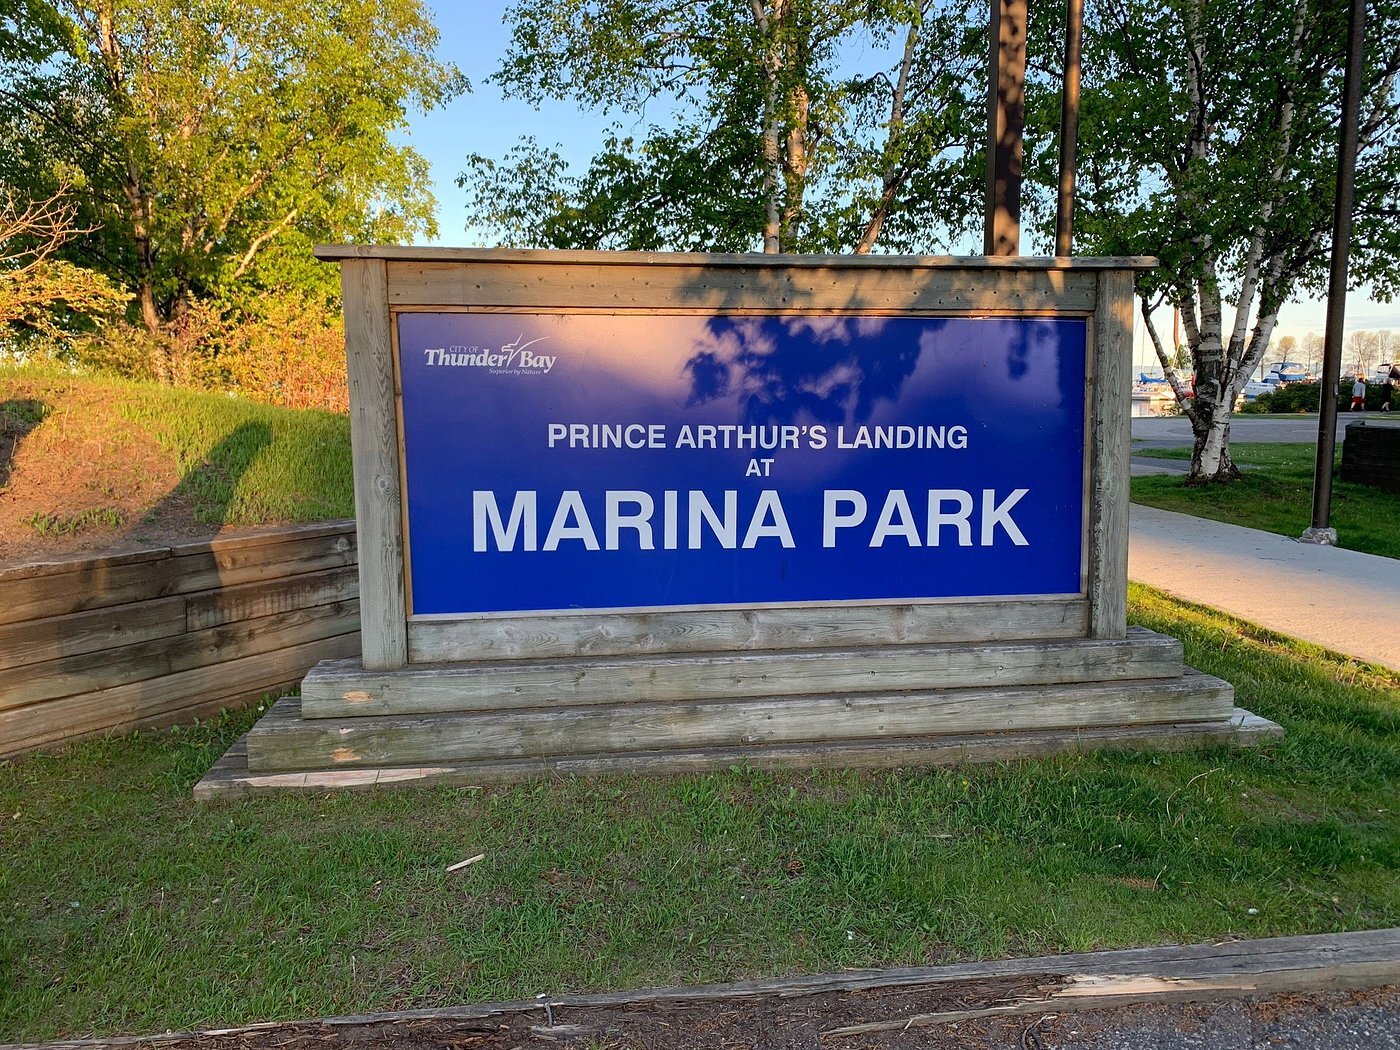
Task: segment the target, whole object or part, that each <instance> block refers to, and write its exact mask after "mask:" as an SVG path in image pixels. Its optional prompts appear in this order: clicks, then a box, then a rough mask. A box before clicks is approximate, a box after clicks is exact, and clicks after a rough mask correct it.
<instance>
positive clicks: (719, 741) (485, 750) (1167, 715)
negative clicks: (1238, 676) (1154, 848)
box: [248, 673, 1233, 772]
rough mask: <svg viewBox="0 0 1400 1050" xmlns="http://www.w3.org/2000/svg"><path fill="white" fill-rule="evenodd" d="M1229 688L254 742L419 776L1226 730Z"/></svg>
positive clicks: (495, 723)
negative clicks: (1015, 734) (1147, 728)
mask: <svg viewBox="0 0 1400 1050" xmlns="http://www.w3.org/2000/svg"><path fill="white" fill-rule="evenodd" d="M1232 697H1233V690H1232V689H1231V687H1230V685H1229V684H1228V683H1227V682H1222V681H1221V680H1220V679H1218V678H1211V677H1209V676H1208V675H1201V674H1197V673H1191V674H1187V675H1185V676H1183V677H1182V678H1179V679H1162V680H1149V681H1133V682H1124V683H1109V684H1097V683H1096V684H1090V685H1054V686H1036V687H1030V688H995V687H991V688H983V689H957V690H948V691H945V692H936V691H935V692H909V693H899V694H873V695H872V694H862V695H857V696H841V695H831V696H802V697H783V698H782V699H779V700H757V701H734V700H730V701H708V702H699V703H677V704H632V705H607V706H598V707H583V708H564V709H562V710H523V711H510V712H501V711H496V712H492V713H490V714H451V715H420V716H414V717H409V716H400V717H372V718H323V719H301V720H300V721H299V722H298V723H296V724H292V725H288V724H277V723H270V722H268V721H267V720H264V722H262V723H260V724H259V725H258V726H256V727H254V729H253V732H252V734H251V735H250V736H249V738H248V746H249V768H250V769H253V770H255V771H264V772H266V771H273V770H286V769H311V768H317V767H326V766H335V767H346V768H351V767H355V766H392V765H405V766H418V765H433V764H446V763H453V762H465V761H472V760H476V759H491V758H528V757H539V756H557V755H569V754H591V753H606V752H618V751H648V750H661V749H668V748H671V749H674V748H697V747H737V746H741V745H754V744H760V745H768V744H785V743H799V742H817V741H833V740H840V741H846V740H861V739H897V738H900V737H915V736H928V735H942V734H956V733H980V732H991V731H996V730H1004V729H1007V728H1009V727H1015V728H1017V729H1027V730H1031V729H1071V730H1072V729H1079V728H1088V727H1094V726H1109V725H1148V724H1153V723H1171V722H1209V721H1221V720H1224V719H1225V718H1227V717H1228V715H1229V713H1230V710H1231V706H1232V704H1231V701H1232Z"/></svg>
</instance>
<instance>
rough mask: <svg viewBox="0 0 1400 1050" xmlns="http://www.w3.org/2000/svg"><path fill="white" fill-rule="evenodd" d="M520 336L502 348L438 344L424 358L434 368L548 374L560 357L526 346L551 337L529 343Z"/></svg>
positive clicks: (427, 349) (424, 354) (428, 350)
mask: <svg viewBox="0 0 1400 1050" xmlns="http://www.w3.org/2000/svg"><path fill="white" fill-rule="evenodd" d="M523 338H524V336H518V337H516V339H515V341H514V342H512V343H506V344H505V345H504V346H502V347H501V348H500V349H499V350H492V349H489V348H487V347H482V346H435V347H428V348H426V349H424V351H423V360H424V362H425V363H426V364H429V365H431V366H433V367H434V368H441V367H449V368H489V369H491V370H492V371H496V372H504V371H510V372H519V373H522V374H533V375H548V374H549V370H550V369H552V368H553V367H554V362H556V361H558V360H559V358H558V357H549V356H546V355H545V354H537V353H534V352H533V351H531V350H527V349H526V347H529V346H534V345H535V344H536V343H542V342H544V340H545V339H547V338H549V337H548V336H541V337H540V338H538V339H531V340H530V341H529V342H528V343H522V342H521V341H520V340H521V339H523Z"/></svg>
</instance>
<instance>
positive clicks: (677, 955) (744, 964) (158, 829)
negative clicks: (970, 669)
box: [0, 587, 1400, 1038]
mask: <svg viewBox="0 0 1400 1050" xmlns="http://www.w3.org/2000/svg"><path fill="white" fill-rule="evenodd" d="M1132 610H1133V616H1134V619H1135V620H1136V622H1139V623H1143V624H1146V625H1147V626H1149V627H1153V628H1155V629H1158V630H1164V631H1168V632H1171V633H1174V634H1177V635H1179V636H1180V637H1182V638H1183V639H1184V641H1185V643H1186V654H1187V658H1188V660H1189V662H1190V663H1192V664H1193V665H1195V666H1197V667H1200V668H1202V669H1204V670H1207V671H1210V672H1213V673H1216V674H1219V675H1222V676H1224V677H1226V678H1228V679H1230V680H1231V681H1233V682H1234V683H1235V684H1236V686H1237V688H1238V690H1239V699H1240V703H1241V705H1242V706H1246V707H1249V708H1251V709H1252V710H1254V711H1256V712H1258V713H1260V714H1262V715H1265V716H1267V717H1269V718H1273V719H1275V720H1277V721H1279V722H1281V723H1283V725H1284V726H1285V727H1286V729H1287V731H1288V736H1287V739H1286V741H1285V742H1284V743H1283V744H1282V745H1281V746H1279V747H1277V748H1275V749H1271V750H1267V751H1259V752H1247V753H1238V754H1232V753H1230V752H1227V751H1219V750H1217V751H1213V752H1207V753H1200V754H1190V755H1148V754H1142V755H1131V754H1126V755H1111V756H1096V757H1078V758H1063V759H1058V760H1049V761H1042V762H1034V763H1024V764H1017V765H1011V766H1005V767H992V768H987V767H984V768H977V769H968V770H956V771H938V770H928V771H919V770H914V771H903V772H892V773H876V774H855V773H840V772H834V773H821V774H811V775H798V774H785V775H770V774H759V773H754V772H750V771H744V770H737V769H736V770H732V771H730V772H727V773H723V774H718V775H711V776H698V777H687V778H683V779H678V780H670V781H645V780H637V779H627V778H620V779H608V780H602V781H595V782H577V781H562V782H554V783H541V784H537V785H532V786H524V787H514V788H501V789H490V790H482V791H470V790H442V791H437V792H425V793H418V794H411V793H405V794H389V793H386V794H377V795H370V796H363V795H334V796H318V797H307V796H301V797H290V796H289V797H279V798H270V799H261V800H257V801H252V802H247V803H239V804H224V805H206V806H199V805H196V804H194V803H193V802H192V801H191V800H190V788H191V786H192V784H193V783H194V781H195V780H196V779H197V778H198V777H199V776H200V775H201V774H202V773H203V772H204V771H205V769H207V768H208V766H209V765H210V764H211V763H212V762H213V761H214V759H215V758H216V757H217V756H218V754H219V753H220V752H221V751H222V750H223V749H224V748H225V747H226V746H227V745H228V744H229V743H230V742H231V741H232V740H233V739H234V738H235V737H236V736H237V735H238V734H239V733H240V732H241V731H242V730H243V729H244V728H246V726H247V725H248V724H249V722H250V721H251V715H248V714H245V715H240V716H235V717H230V718H227V719H226V720H224V721H222V722H220V723H217V724H214V725H206V726H201V727H197V728H193V729H188V730H182V731H175V732H169V733H164V734H159V735H144V736H141V737H138V738H134V739H124V740H116V741H106V742H96V743H87V744H83V745H80V746H78V747H76V748H74V749H73V750H71V751H69V752H66V753H63V754H61V755H55V756H36V757H32V758H28V759H25V760H23V761H20V762H17V763H15V764H13V765H9V766H0V818H3V819H0V857H3V858H4V860H3V862H0V915H3V921H0V1033H4V1035H5V1036H7V1037H11V1038H14V1037H22V1038H43V1037H51V1036H58V1035H62V1034H69V1033H81V1032H100V1033H112V1032H116V1031H153V1030H162V1029H165V1028H170V1027H174V1028H180V1027H185V1026H190V1025H199V1024H203V1023H213V1022H220V1023H239V1022H247V1021H254V1020H262V1019H274V1018H297V1017H308V1016H315V1015H323V1014H330V1013H344V1012H349V1011H356V1010H370V1009H383V1008H389V1007H395V1006H400V1007H401V1006H428V1005H434V1004H443V1003H457V1002H462V1001H465V1000H482V999H497V998H508V997H515V996H525V995H533V994H535V993H537V992H545V991H553V992H559V991H565V990H571V989H581V988H605V987H614V988H615V987H635V986H640V985H647V984H657V983H674V982H683V981H706V980H722V979H729V978H738V977H742V976H748V975H776V974H783V973H791V972H795V971H831V970H838V969H840V968H842V967H848V966H870V965H886V964H896V963H905V962H915V961H917V962H925V961H949V960H955V959H964V958H972V957H992V956H1001V955H1008V954H1029V953H1036V952H1044V951H1059V950H1082V949H1093V948H1097V947H1113V946H1124V945H1140V944H1150V943H1157V942H1184V941H1198V940H1211V939H1215V938H1222V937H1229V936H1265V935H1272V934H1286V933H1300V932H1308V931H1337V930H1348V929H1361V928H1377V927H1385V926H1393V925H1396V924H1400V814H1397V812H1396V811H1395V810H1396V808H1397V807H1396V798H1397V787H1398V786H1400V677H1397V676H1395V675H1393V674H1388V673H1383V672H1378V671H1376V670H1375V669H1373V668H1367V667H1363V666H1358V665H1357V664H1355V663H1354V662H1351V661H1347V660H1344V659H1341V658H1337V657H1333V656H1331V655H1328V654H1326V653H1323V652H1321V651H1319V650H1317V649H1315V648H1312V647H1309V646H1306V645H1301V644H1299V643H1294V642H1290V641H1287V640H1285V639H1282V638H1279V637H1277V636H1274V635H1272V634H1268V633H1266V632H1262V631H1259V630H1257V629H1253V628H1249V627H1247V626H1246V625H1241V624H1239V623H1238V622H1236V621H1233V620H1230V619H1228V618H1226V617H1223V616H1221V615H1219V614H1217V613H1213V612H1209V611H1205V610H1200V609H1195V608H1192V607H1188V606H1184V605H1182V604H1180V603H1178V602H1176V601H1174V600H1172V599H1169V598H1167V597H1165V596H1163V595H1161V594H1159V593H1156V592H1152V591H1149V590H1146V589H1143V588H1136V587H1135V588H1134V589H1133V593H1132ZM478 852H484V853H485V854H486V859H485V860H483V861H482V862H481V863H479V864H476V865H474V866H472V867H470V868H467V869H465V870H463V871H460V872H457V873H455V874H452V875H447V874H445V873H444V870H443V869H444V868H445V867H446V866H447V865H448V864H450V863H452V862H454V861H457V860H460V859H462V858H465V857H469V856H472V855H473V854H475V853H478ZM1250 909H1257V914H1251V912H1250Z"/></svg>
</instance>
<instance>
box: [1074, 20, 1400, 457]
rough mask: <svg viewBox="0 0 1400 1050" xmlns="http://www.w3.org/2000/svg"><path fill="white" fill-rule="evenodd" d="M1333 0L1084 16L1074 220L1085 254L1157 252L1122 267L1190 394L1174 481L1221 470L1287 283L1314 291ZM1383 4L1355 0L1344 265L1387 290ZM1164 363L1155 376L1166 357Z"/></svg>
mask: <svg viewBox="0 0 1400 1050" xmlns="http://www.w3.org/2000/svg"><path fill="white" fill-rule="evenodd" d="M1346 14H1347V11H1346V4H1345V2H1342V0H1284V2H1282V3H1277V4H1241V3H1238V2H1237V0H1166V2H1165V3H1164V2H1162V0H1107V2H1105V3H1101V4H1099V5H1097V6H1096V7H1094V8H1093V9H1092V24H1091V25H1090V27H1089V31H1088V33H1087V44H1086V59H1085V88H1084V99H1083V114H1084V116H1083V123H1082V128H1081V130H1082V136H1083V137H1082V140H1081V143H1082V144H1081V150H1082V154H1081V155H1082V156H1083V158H1084V161H1083V165H1082V168H1081V183H1080V186H1081V193H1082V200H1081V208H1080V212H1079V224H1080V231H1081V233H1080V236H1079V239H1078V241H1077V243H1076V248H1077V249H1079V250H1080V251H1088V252H1090V253H1097V254H1145V255H1157V256H1159V257H1160V258H1161V260H1162V264H1163V265H1162V268H1161V269H1160V270H1159V271H1157V272H1156V273H1153V274H1147V275H1144V276H1143V277H1142V278H1141V279H1140V280H1139V283H1138V292H1139V296H1140V300H1141V310H1142V317H1143V323H1144V324H1145V325H1146V327H1147V332H1148V335H1149V337H1150V339H1151V342H1152V345H1153V346H1154V348H1155V350H1156V352H1157V355H1158V357H1159V359H1160V360H1161V361H1162V363H1163V365H1164V366H1165V365H1167V364H1168V363H1169V359H1170V354H1171V347H1170V346H1168V345H1167V342H1168V340H1169V336H1167V337H1164V333H1163V332H1162V330H1161V328H1159V324H1158V319H1157V317H1158V315H1157V314H1156V312H1155V311H1156V310H1157V308H1158V307H1161V306H1167V307H1171V306H1177V307H1179V308H1180V310H1181V318H1182V323H1183V328H1184V332H1185V336H1186V341H1187V345H1188V346H1189V348H1190V351H1191V361H1192V368H1193V371H1194V373H1195V383H1194V396H1191V393H1192V392H1191V391H1188V390H1187V389H1186V387H1185V386H1184V385H1183V384H1180V383H1177V382H1176V381H1175V380H1174V379H1173V388H1174V391H1175V393H1176V395H1177V398H1178V400H1179V402H1180V404H1181V407H1182V411H1183V412H1184V413H1185V415H1186V417H1187V418H1188V419H1189V420H1190V422H1191V427H1192V432H1193V434H1194V438H1195V444H1194V450H1193V454H1192V459H1191V468H1190V473H1189V475H1188V483H1193V484H1203V483H1209V482H1218V481H1229V480H1232V479H1235V478H1237V477H1239V471H1238V469H1237V468H1236V467H1235V465H1234V462H1233V461H1232V459H1231V456H1230V443H1229V438H1230V421H1231V415H1232V412H1233V409H1234V405H1235V401H1236V398H1237V397H1238V395H1239V393H1240V391H1241V390H1242V388H1243V387H1244V384H1245V383H1246V382H1248V380H1249V377H1250V375H1251V374H1252V373H1253V372H1254V371H1255V370H1256V368H1257V367H1258V365H1259V363H1260V362H1261V361H1262V360H1263V358H1264V355H1265V353H1266V352H1267V350H1268V346H1269V341H1270V338H1271V336H1272V335H1273V332H1274V328H1275V325H1276V324H1277V323H1278V319H1279V314H1280V311H1281V310H1282V309H1283V308H1284V306H1285V304H1286V303H1287V302H1288V301H1289V300H1290V299H1291V298H1293V297H1294V296H1295V295H1297V294H1299V293H1303V292H1309V293H1312V294H1319V293H1321V292H1322V291H1324V290H1325V285H1326V277H1327V267H1328V260H1329V257H1330V251H1331V247H1332V245H1331V230H1332V219H1333V201H1334V200H1335V187H1336V173H1337V168H1336V158H1337V152H1338V139H1339V130H1338V129H1339V127H1340V115H1339V114H1340V106H1341V97H1342V78H1343V72H1344V63H1345V46H1346V22H1347V18H1346ZM1397 74H1400V8H1398V7H1397V5H1396V4H1395V3H1392V2H1376V0H1372V2H1371V6H1370V12H1369V24H1368V29H1367V59H1366V69H1365V79H1364V81H1363V95H1362V112H1361V128H1360V155H1359V156H1360V159H1359V162H1358V177H1357V187H1356V210H1355V212H1354V222H1355V226H1354V235H1353V237H1354V239H1353V243H1352V276H1353V278H1354V280H1355V281H1356V282H1357V283H1361V282H1369V283H1370V284H1371V285H1372V286H1373V287H1374V288H1375V289H1376V291H1377V293H1378V294H1380V295H1382V296H1387V297H1388V296H1389V295H1391V294H1392V293H1393V292H1394V290H1395V288H1396V278H1397V276H1398V275H1400V266H1397V259H1400V255H1397V249H1400V233H1397V224H1396V222H1395V218H1396V216H1397V215H1400V143H1398V141H1397V140H1398V139H1400V95H1398V94H1397V84H1396V77H1397ZM1167 375H1168V376H1169V377H1170V376H1171V372H1170V371H1168V372H1167Z"/></svg>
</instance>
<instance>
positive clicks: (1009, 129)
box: [982, 0, 1027, 255]
mask: <svg viewBox="0 0 1400 1050" xmlns="http://www.w3.org/2000/svg"><path fill="white" fill-rule="evenodd" d="M1026 8H1027V0H991V18H990V26H989V28H990V32H989V34H988V35H989V36H990V37H991V51H990V54H989V55H988V63H987V65H988V91H987V213H986V228H985V233H984V236H983V242H982V245H983V246H982V251H983V253H984V254H986V255H1019V254H1020V252H1021V151H1022V142H1023V137H1024V132H1025V126H1026Z"/></svg>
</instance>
